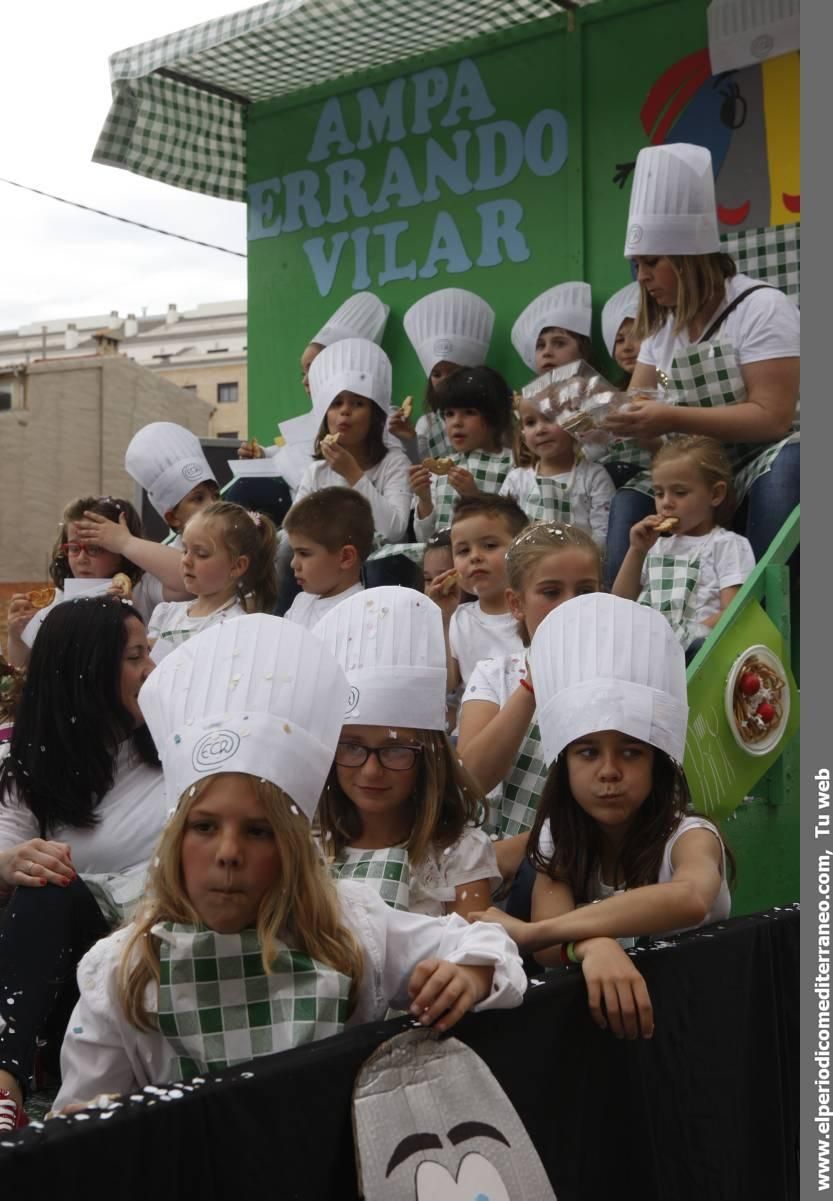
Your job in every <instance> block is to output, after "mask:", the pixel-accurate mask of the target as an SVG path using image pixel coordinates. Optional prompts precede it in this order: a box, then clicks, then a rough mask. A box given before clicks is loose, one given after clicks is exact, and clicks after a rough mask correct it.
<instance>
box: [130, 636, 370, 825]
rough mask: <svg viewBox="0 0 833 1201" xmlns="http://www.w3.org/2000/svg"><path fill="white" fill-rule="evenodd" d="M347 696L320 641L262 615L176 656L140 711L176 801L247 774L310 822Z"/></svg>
mask: <svg viewBox="0 0 833 1201" xmlns="http://www.w3.org/2000/svg"><path fill="white" fill-rule="evenodd" d="M348 692H349V686H348V684H347V680H346V679H345V676H344V672H343V671H342V669H341V667H339V665H338V664H337V663H336V661H335V659H334V658H333V656H332V655H331V654H330V652H329V651H328V650H327V648H326V647H325V646H324V644H323V643H322V642H321V641H320V640H319V639H318V638H316V637H315V635H314V634H311V633H310V632H309V631H308V630H305V629H303V627H302V626H299V625H296V624H295V623H294V622H291V621H284V620H283V618H281V617H271V616H268V615H266V614H264V613H256V614H255V613H253V614H251V615H249V616H247V617H238V618H236V619H235V620H234V621H227V622H224V623H223V624H222V625H217V626H212V627H211V629H208V630H205V631H203V633H201V634H197V635H195V636H194V637H193V638H190V639H189V640H188V641H187V642H185V643H183V644H182V645H181V646H179V647H177V648H176V650H174V651H172V652H171V654H169V655H168V656H167V657H166V658H165V659H164V660H163V661H162V663H161V664H160V665H159V666H158V667H157V668H156V670H155V671H154V672H152V674H151V675H150V676H148V678H147V680H146V681H145V683H144V685H143V686H142V689H141V691H140V693H139V707H140V708H141V710H142V713H143V714H144V716H145V721H146V722H147V725H148V729H149V730H150V733H151V735H152V737H153V741H154V742H155V744H156V749H157V750H158V751H159V756H160V758H161V760H162V768H163V771H164V773H165V784H166V787H167V790H168V795H169V796H170V797H171V798H172V799H174V798H175V799H179V797H181V796H182V794H183V793H184V792H185V791H186V790H187V789H188V788H190V786H191V785H192V784H196V783H198V782H199V781H200V780H205V779H207V778H208V777H209V776H212V775H216V774H217V773H218V772H245V773H247V774H248V775H252V776H257V777H258V778H262V779H265V780H270V781H271V782H272V783H273V784H276V785H277V786H278V787H279V788H282V789H283V790H284V792H286V793H287V795H288V796H290V797H291V798H292V800H293V801H294V802H295V803H296V804H297V805H298V807H299V808H300V809H302V810H303V812H304V814H305V815H306V816H307V817H308V818H310V819H311V818H312V815H313V813H314V812H315V807H316V805H317V804H318V799H319V797H320V796H321V790H322V788H323V787H324V781H325V780H326V778H327V774H328V772H329V770H330V766H331V764H332V761H333V756H334V755H335V748H336V743H337V742H338V737H339V733H340V731H341V724H342V720H343V716H344V709H345V705H346V703H347V693H348Z"/></svg>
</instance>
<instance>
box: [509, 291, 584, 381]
mask: <svg viewBox="0 0 833 1201" xmlns="http://www.w3.org/2000/svg"><path fill="white" fill-rule="evenodd" d="M592 323H593V302H592V297H591V293H590V285H589V284H586V283H584V282H583V281H582V280H572V281H571V282H569V283H566V284H556V286H555V287H554V288H547V290H546V292H542V293H541V295H540V296H536V297H535V299H534V300H533V301H531V302H530V303H529V304H528V305H527V306H526V308H525V309H524V311H523V312H522V313H521V315H520V317H519V318H518V320H517V321H516V322H515V324H514V325H513V326H512V345H513V346H514V347H515V350H517V352H518V354H519V355H520V356H521V358H522V359H523V361H524V362H525V363H526V365H527V367H528V368H529V369H530V371H534V370H535V343H536V342H537V341H538V335H539V334H540V332H541V330H542V329H549V328H550V327H551V326H558V327H559V329H568V330H570V331H571V332H572V333H574V334H583V335H584V336H585V337H589V336H590V327H591V325H592Z"/></svg>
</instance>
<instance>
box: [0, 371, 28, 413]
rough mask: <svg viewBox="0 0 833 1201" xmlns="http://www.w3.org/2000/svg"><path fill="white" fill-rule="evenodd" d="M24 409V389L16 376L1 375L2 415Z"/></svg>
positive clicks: (0, 397) (0, 409) (0, 404)
mask: <svg viewBox="0 0 833 1201" xmlns="http://www.w3.org/2000/svg"><path fill="white" fill-rule="evenodd" d="M22 407H23V387H22V385H21V383H20V380H19V379H17V378H16V377H15V376H14V375H0V413H9V412H11V410H12V409H20V408H22Z"/></svg>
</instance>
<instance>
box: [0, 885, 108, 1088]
mask: <svg viewBox="0 0 833 1201" xmlns="http://www.w3.org/2000/svg"><path fill="white" fill-rule="evenodd" d="M109 933H110V927H109V926H108V925H107V922H106V921H105V919H104V917H103V916H102V913H101V910H100V909H99V907H98V905H97V904H96V902H95V899H94V897H93V895H92V893H91V892H90V890H89V889H88V888H87V886H86V884H84V883H83V881H81V880H73V881H72V883H71V884H69V885H67V887H66V888H64V887H62V886H61V885H58V884H48V885H46V887H45V888H44V887H41V888H16V889H15V891H14V892H13V893H12V896H11V899H10V900H9V903H8V904H7V906H6V909H5V911H4V913H3V915H2V918H0V1017H2V1018H3V1019H4V1021H5V1023H6V1025H5V1029H3V1030H2V1032H0V1068H2V1069H3V1070H4V1071H6V1072H9V1073H11V1075H12V1076H14V1077H15V1078H16V1079H17V1081H18V1083H19V1084H20V1087H21V1089H22V1090H23V1092H24V1093H25V1092H26V1089H27V1085H28V1081H29V1077H30V1076H31V1074H32V1064H33V1061H34V1056H35V1039H36V1038H37V1036H38V1034H40V1033H41V1031H42V1030H43V1028H44V1026H45V1025H46V1024H47V1023H48V1024H49V1025H50V1027H51V1030H52V1033H53V1034H54V1036H55V1038H56V1039H57V1040H58V1042H60V1041H61V1040H62V1039H63V1036H64V1030H65V1029H66V1025H67V1021H68V1020H69V1015H70V1013H71V1012H72V1009H73V1006H74V1005H75V1002H76V1001H77V1000H78V986H77V984H76V980H75V969H76V968H77V966H78V963H79V960H80V959H81V958H82V956H83V955H84V954H85V953H86V952H87V951H88V950H89V949H90V947H91V946H92V945H93V943H94V942H97V941H98V939H99V938H104V937H105V936H106V935H107V934H109ZM50 1018H53V1019H57V1021H56V1020H53V1021H50Z"/></svg>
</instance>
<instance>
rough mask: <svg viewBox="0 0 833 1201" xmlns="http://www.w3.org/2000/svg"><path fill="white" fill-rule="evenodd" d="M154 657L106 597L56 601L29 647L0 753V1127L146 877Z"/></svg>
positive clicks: (151, 826)
mask: <svg viewBox="0 0 833 1201" xmlns="http://www.w3.org/2000/svg"><path fill="white" fill-rule="evenodd" d="M152 667H153V664H152V663H151V660H150V658H149V654H148V643H147V637H146V634H145V626H144V623H143V621H142V619H141V617H140V616H139V614H138V612H137V611H136V610H135V609H134V608H133V607H132V606H131V605H129V604H127V603H126V602H124V601H119V600H116V599H114V598H110V597H95V598H86V597H85V598H82V599H79V600H77V601H74V602H72V603H68V604H64V605H58V606H57V607H56V608H55V609H54V610H53V611H52V612H51V613H50V614H49V615H48V616H47V618H46V619H45V621H44V623H43V626H42V627H41V631H40V634H39V636H38V639H37V642H36V643H35V646H34V648H33V651H32V658H31V660H30V664H29V669H28V672H27V677H26V681H25V684H24V687H23V691H22V694H21V697H20V703H19V707H18V711H17V714H16V721H15V724H14V729H13V732H12V740H11V743H10V744H9V746H8V754H7V755H6V757H5V758H4V760H3V763H2V766H0V902H2V900H6V901H7V904H6V909H5V913H4V914H3V917H2V919H0V1131H2V1130H4V1129H14V1127H15V1125H17V1124H22V1116H21V1115H22V1108H21V1107H22V1101H23V1092H24V1091H25V1088H26V1083H27V1080H28V1077H29V1076H30V1074H31V1070H32V1061H33V1054H34V1046H35V1038H36V1036H37V1034H38V1032H39V1031H40V1029H41V1027H42V1026H43V1024H44V1022H45V1021H46V1019H47V1018H48V1017H49V1015H50V1014H52V1013H54V1012H56V1011H57V1012H59V1013H62V1014H64V1015H66V1014H68V1013H69V1009H70V1008H71V1006H72V1004H73V1003H74V999H75V996H76V995H77V993H76V989H75V979H74V976H75V966H76V964H77V963H78V960H79V959H80V958H81V956H82V955H83V954H84V952H85V951H86V950H87V948H88V947H89V946H91V945H92V943H93V942H95V941H96V939H98V938H101V937H103V936H104V935H105V934H106V933H107V932H108V930H109V928H110V925H111V924H112V923H113V921H114V920H118V918H119V916H120V915H121V913H122V912H123V911H124V910H126V909H127V908H129V906H130V903H131V901H135V900H137V899H138V897H139V896H140V894H141V891H142V888H143V881H144V872H145V868H146V866H147V863H148V861H149V859H150V857H151V854H152V852H153V847H154V845H155V843H156V840H157V838H158V837H159V833H160V831H161V829H162V825H163V823H164V820H165V814H166V809H167V807H166V803H165V798H164V793H163V789H162V773H161V771H160V769H159V767H158V759H157V756H156V752H155V749H154V746H153V743H152V741H151V738H150V734H149V733H148V730H147V728H146V726H145V724H144V720H143V718H142V715H141V711H140V710H139V707H138V703H137V699H136V698H137V695H138V692H139V689H140V687H141V686H142V684H143V683H144V681H145V680H146V679H147V677H148V675H149V674H150V672H151V670H152ZM105 913H106V914H107V916H105Z"/></svg>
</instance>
